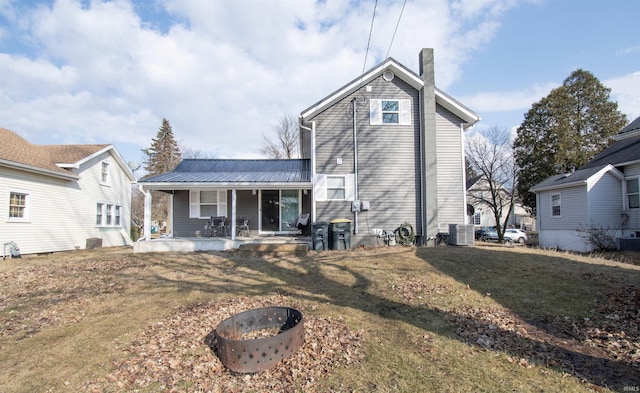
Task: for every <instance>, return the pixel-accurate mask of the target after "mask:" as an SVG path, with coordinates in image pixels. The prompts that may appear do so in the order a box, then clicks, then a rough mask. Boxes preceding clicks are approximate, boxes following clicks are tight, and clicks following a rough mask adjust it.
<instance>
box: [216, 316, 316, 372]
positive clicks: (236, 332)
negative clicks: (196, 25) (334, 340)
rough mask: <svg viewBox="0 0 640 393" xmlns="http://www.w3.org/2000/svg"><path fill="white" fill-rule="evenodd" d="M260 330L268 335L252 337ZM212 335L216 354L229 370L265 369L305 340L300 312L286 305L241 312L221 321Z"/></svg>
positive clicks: (250, 370)
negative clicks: (271, 331)
mask: <svg viewBox="0 0 640 393" xmlns="http://www.w3.org/2000/svg"><path fill="white" fill-rule="evenodd" d="M269 329H272V330H274V332H273V333H270V330H269ZM260 331H263V332H260ZM260 333H263V334H264V333H267V334H268V337H260V338H251V336H253V335H259V334H260ZM214 337H215V344H216V353H217V355H218V358H220V361H221V362H222V364H223V365H224V366H225V367H227V368H228V369H230V370H231V371H235V372H238V373H255V372H258V371H264V370H268V369H270V368H272V367H273V366H275V365H276V364H277V363H278V362H279V361H281V360H282V359H284V358H286V357H288V356H290V355H291V354H293V353H294V352H295V351H297V350H298V348H300V347H301V346H302V344H303V343H304V323H303V319H302V313H301V312H300V311H298V310H295V309H293V308H289V307H266V308H257V309H254V310H250V311H245V312H241V313H238V314H235V315H232V316H231V317H230V318H227V319H225V320H224V321H222V322H220V324H219V325H218V327H216V329H215V331H214Z"/></svg>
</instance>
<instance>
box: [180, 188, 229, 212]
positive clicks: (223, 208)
mask: <svg viewBox="0 0 640 393" xmlns="http://www.w3.org/2000/svg"><path fill="white" fill-rule="evenodd" d="M226 215H227V190H210V191H205V190H191V191H189V217H190V218H207V219H208V218H211V217H214V216H226Z"/></svg>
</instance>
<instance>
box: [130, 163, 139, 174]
mask: <svg viewBox="0 0 640 393" xmlns="http://www.w3.org/2000/svg"><path fill="white" fill-rule="evenodd" d="M127 166H128V167H129V169H131V170H132V171H134V172H135V171H137V170H138V169H140V163H139V162H135V161H129V162H127Z"/></svg>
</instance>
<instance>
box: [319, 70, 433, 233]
mask: <svg viewBox="0 0 640 393" xmlns="http://www.w3.org/2000/svg"><path fill="white" fill-rule="evenodd" d="M369 86H371V91H366V89H365V86H363V87H362V88H361V89H360V90H359V91H357V92H356V93H354V94H352V95H350V96H347V97H346V98H344V99H343V100H342V101H340V102H338V103H336V104H335V105H332V106H331V107H329V108H328V109H327V110H325V111H324V112H322V113H320V114H319V115H317V116H316V117H315V118H312V119H309V120H313V121H315V122H316V136H315V138H316V173H318V174H327V175H334V174H352V173H354V141H353V117H352V113H353V106H352V103H351V102H352V100H353V99H354V97H358V106H357V129H358V134H357V139H358V191H359V199H360V200H362V201H369V202H370V210H369V211H368V212H363V213H360V214H359V216H358V223H359V233H367V232H368V231H369V230H371V229H373V228H381V229H387V230H392V229H395V228H397V227H398V226H399V225H401V224H402V223H404V222H409V223H410V224H412V225H413V226H414V228H416V231H417V233H418V234H422V228H421V226H420V225H421V220H420V198H421V197H420V177H419V173H420V160H419V157H420V150H419V147H420V143H419V142H420V139H419V135H420V123H419V117H418V113H419V100H418V91H416V90H415V89H414V88H412V87H411V86H409V85H408V84H406V83H405V82H404V81H402V80H401V79H400V78H394V79H393V80H392V81H391V82H387V81H385V80H384V79H383V78H382V77H378V78H376V79H375V80H373V81H371V82H370V83H369ZM370 99H398V100H402V99H410V100H411V113H412V115H411V117H412V119H411V125H370V121H369V104H370ZM338 158H342V164H338V163H337V159H338ZM350 208H351V202H350V201H317V202H316V215H317V216H316V220H317V221H330V220H332V219H335V218H349V219H352V220H353V219H354V214H353V213H351V210H350Z"/></svg>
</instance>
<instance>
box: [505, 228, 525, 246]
mask: <svg viewBox="0 0 640 393" xmlns="http://www.w3.org/2000/svg"><path fill="white" fill-rule="evenodd" d="M504 239H505V240H507V239H509V240H511V241H512V242H518V243H520V244H524V243H525V242H526V241H527V234H526V233H524V231H522V230H520V229H507V231H506V232H505V233H504Z"/></svg>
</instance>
